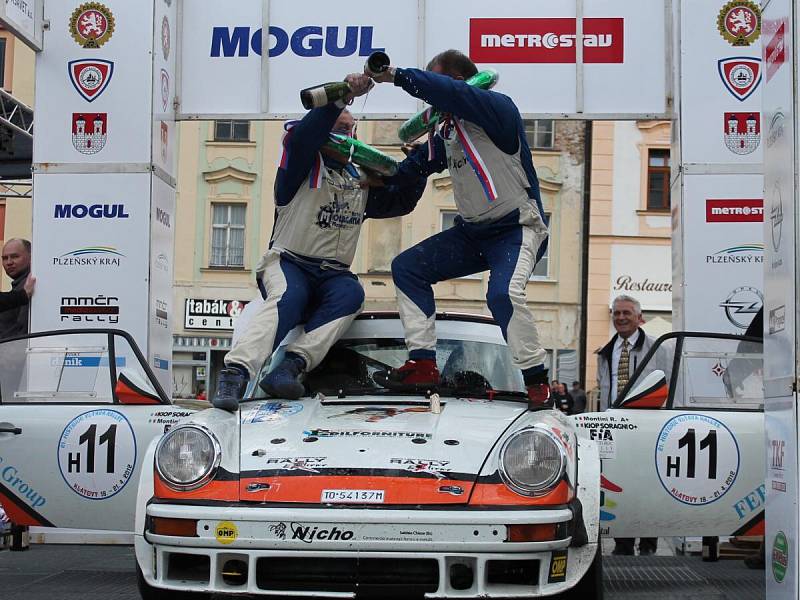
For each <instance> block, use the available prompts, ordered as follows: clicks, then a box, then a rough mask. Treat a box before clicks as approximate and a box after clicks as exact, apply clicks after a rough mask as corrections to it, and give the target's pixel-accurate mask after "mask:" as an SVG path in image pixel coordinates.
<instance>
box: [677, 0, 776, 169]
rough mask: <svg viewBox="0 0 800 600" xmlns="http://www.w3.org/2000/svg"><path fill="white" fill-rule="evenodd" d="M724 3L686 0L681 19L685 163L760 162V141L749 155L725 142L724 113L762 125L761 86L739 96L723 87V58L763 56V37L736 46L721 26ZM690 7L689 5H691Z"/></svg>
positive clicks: (761, 158)
mask: <svg viewBox="0 0 800 600" xmlns="http://www.w3.org/2000/svg"><path fill="white" fill-rule="evenodd" d="M722 4H723V3H722V2H716V1H711V2H709V1H704V2H692V3H687V2H684V5H683V6H684V10H683V13H682V19H683V23H682V24H681V29H682V38H681V57H682V61H681V80H682V82H681V94H682V98H681V136H682V138H683V139H682V153H683V162H684V163H737V164H753V165H757V164H761V163H762V162H763V160H764V159H763V153H762V147H763V146H762V144H759V145H758V147H757V148H755V150H753V151H752V152H749V153H748V154H737V153H736V152H733V151H732V150H730V149H729V148H728V146H727V145H726V143H725V132H726V131H727V127H728V124H727V122H726V118H725V115H726V113H736V114H737V115H739V117H738V119H737V126H738V127H745V122H746V119H747V118H748V117H749V116H750V115H753V116H754V117H755V118H756V119H757V126H758V127H760V128H763V126H764V121H763V119H759V115H760V114H761V89H760V85H763V78H762V83H761V84H759V87H757V88H755V91H754V92H753V93H752V94H751V95H750V96H749V97H748V98H746V99H744V100H739V99H738V98H737V97H736V96H735V95H734V94H732V93H731V92H730V91H728V89H727V88H726V87H725V84H724V82H723V79H722V77H721V76H720V74H719V68H720V67H719V63H718V61H719V60H721V59H722V60H724V59H727V58H732V57H751V58H756V59H758V58H760V56H761V54H760V52H761V40H756V41H755V43H753V44H751V45H750V46H737V47H734V46H732V45H731V44H730V43H728V42H727V41H726V40H725V39H724V38H723V37H722V36H721V35H720V34H719V32H718V31H717V16H718V14H719V11H720V9H721V8H722ZM689 6H691V8H688V7H689Z"/></svg>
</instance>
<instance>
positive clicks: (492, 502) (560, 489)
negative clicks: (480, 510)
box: [469, 481, 575, 506]
mask: <svg viewBox="0 0 800 600" xmlns="http://www.w3.org/2000/svg"><path fill="white" fill-rule="evenodd" d="M574 496H575V494H574V492H573V490H572V488H571V487H570V486H569V484H568V483H567V482H566V481H562V482H561V483H559V484H558V485H557V486H556V487H555V488H554V489H553V490H552V491H550V492H548V493H547V494H544V495H543V496H534V497H528V496H520V495H519V494H517V493H515V492H512V491H511V490H510V489H508V488H507V487H506V486H505V484H502V483H479V484H477V485H476V486H475V489H474V491H473V492H472V497H471V498H470V499H469V504H470V506H497V505H504V506H508V505H516V506H547V505H553V504H566V503H568V502H569V501H570V500H572V498H573V497H574Z"/></svg>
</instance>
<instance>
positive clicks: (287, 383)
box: [258, 353, 306, 400]
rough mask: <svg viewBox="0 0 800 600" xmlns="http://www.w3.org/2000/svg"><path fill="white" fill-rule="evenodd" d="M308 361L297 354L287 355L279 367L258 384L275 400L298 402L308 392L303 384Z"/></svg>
mask: <svg viewBox="0 0 800 600" xmlns="http://www.w3.org/2000/svg"><path fill="white" fill-rule="evenodd" d="M305 368H306V361H305V360H304V359H303V357H301V356H298V355H297V354H292V353H287V354H286V356H285V357H284V359H283V362H281V364H279V365H278V367H277V368H276V369H275V370H273V371H270V372H269V373H267V374H266V375H265V376H264V377H263V379H261V381H260V382H259V383H258V385H260V386H261V389H262V390H264V391H265V392H266V393H268V394H269V395H270V396H272V397H273V398H286V399H287V400H297V399H298V398H300V396H302V395H303V393H304V392H305V391H306V389H305V386H304V385H303V382H302V376H303V374H304V369H305Z"/></svg>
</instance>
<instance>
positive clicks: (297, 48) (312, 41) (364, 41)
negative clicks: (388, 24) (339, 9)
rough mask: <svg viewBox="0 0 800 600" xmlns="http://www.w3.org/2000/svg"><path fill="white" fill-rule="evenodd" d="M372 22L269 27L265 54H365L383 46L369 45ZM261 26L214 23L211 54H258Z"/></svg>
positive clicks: (310, 55) (215, 55)
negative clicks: (220, 25)
mask: <svg viewBox="0 0 800 600" xmlns="http://www.w3.org/2000/svg"><path fill="white" fill-rule="evenodd" d="M373 35H374V28H373V27H372V26H357V25H347V26H345V27H339V26H338V25H332V26H327V27H320V26H317V25H309V26H305V27H300V28H299V29H297V30H296V31H293V32H291V34H290V33H289V32H288V31H286V30H285V29H282V28H280V27H276V26H273V25H270V27H269V44H270V46H269V57H270V58H273V57H275V56H280V55H281V54H283V53H284V52H286V51H287V50H291V52H292V53H293V54H296V55H297V56H302V57H315V56H322V55H323V52H324V54H326V55H328V56H333V57H337V58H340V57H345V56H353V55H354V54H356V53H357V54H358V56H369V55H370V54H372V53H373V52H377V51H378V50H381V51H383V50H385V48H381V47H377V46H373V45H372V44H373V42H372V38H373ZM261 37H262V36H261V29H260V28H259V29H252V28H250V27H247V26H244V27H243V26H239V27H214V28H213V29H212V30H211V56H212V57H226V58H228V57H234V56H236V57H246V56H249V55H250V51H251V50H252V52H253V53H254V54H257V55H258V56H261V49H262V48H261V47H262V43H261Z"/></svg>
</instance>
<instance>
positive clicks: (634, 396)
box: [619, 369, 669, 408]
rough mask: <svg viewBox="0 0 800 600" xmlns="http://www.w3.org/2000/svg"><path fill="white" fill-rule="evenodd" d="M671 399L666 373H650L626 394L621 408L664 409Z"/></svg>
mask: <svg viewBox="0 0 800 600" xmlns="http://www.w3.org/2000/svg"><path fill="white" fill-rule="evenodd" d="M668 398H669V388H668V387H667V376H666V375H664V371H661V370H658V369H657V370H655V371H653V372H652V373H648V374H647V375H646V376H645V377H644V378H642V379H641V380H640V381H639V382H637V384H636V385H635V386H634V387H633V389H632V390H630V391H629V392H628V393H627V394H625V398H623V400H622V402H620V404H619V408H663V407H664V405H665V404H666V403H667V399H668Z"/></svg>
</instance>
